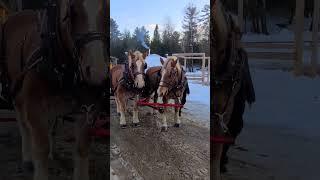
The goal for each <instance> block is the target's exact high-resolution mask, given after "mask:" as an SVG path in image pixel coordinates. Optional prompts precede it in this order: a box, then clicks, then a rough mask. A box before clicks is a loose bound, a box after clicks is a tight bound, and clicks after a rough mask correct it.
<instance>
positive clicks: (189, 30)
mask: <svg viewBox="0 0 320 180" xmlns="http://www.w3.org/2000/svg"><path fill="white" fill-rule="evenodd" d="M198 15H199V12H198V10H197V8H196V7H195V6H194V5H193V4H189V5H188V6H187V7H186V9H185V16H184V19H183V23H182V28H183V29H184V36H185V38H184V39H185V41H186V42H184V45H185V50H186V51H189V52H193V51H194V47H195V45H196V42H197V41H198V37H199V34H198V23H199V21H198V19H199V17H198Z"/></svg>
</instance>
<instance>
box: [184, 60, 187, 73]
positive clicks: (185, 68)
mask: <svg viewBox="0 0 320 180" xmlns="http://www.w3.org/2000/svg"><path fill="white" fill-rule="evenodd" d="M183 61H184V62H183V63H184V64H183V66H184V70H185V71H186V72H187V59H186V58H185V57H184V58H183Z"/></svg>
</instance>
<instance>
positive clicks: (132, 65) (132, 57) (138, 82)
mask: <svg viewBox="0 0 320 180" xmlns="http://www.w3.org/2000/svg"><path fill="white" fill-rule="evenodd" d="M147 55H148V52H144V53H141V52H140V51H135V52H132V51H129V53H128V67H129V73H130V76H131V77H132V79H133V80H134V86H135V87H136V88H138V89H141V88H144V86H145V79H144V77H145V72H144V71H145V69H146V68H147V63H146V60H145V59H146V57H147Z"/></svg>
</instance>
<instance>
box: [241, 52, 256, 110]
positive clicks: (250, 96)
mask: <svg viewBox="0 0 320 180" xmlns="http://www.w3.org/2000/svg"><path fill="white" fill-rule="evenodd" d="M241 51H242V53H241V54H242V58H244V61H245V62H244V63H245V64H244V65H245V66H244V82H243V83H244V84H243V85H244V89H245V92H244V93H245V94H244V96H245V100H246V101H247V102H248V103H249V104H252V103H254V102H255V101H256V95H255V90H254V86H253V82H252V78H251V74H250V68H249V63H248V54H247V52H246V51H245V50H244V49H241Z"/></svg>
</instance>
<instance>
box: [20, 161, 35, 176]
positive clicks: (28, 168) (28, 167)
mask: <svg viewBox="0 0 320 180" xmlns="http://www.w3.org/2000/svg"><path fill="white" fill-rule="evenodd" d="M33 170H34V166H33V163H32V162H31V161H25V162H23V163H22V171H23V172H27V173H30V172H33Z"/></svg>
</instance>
